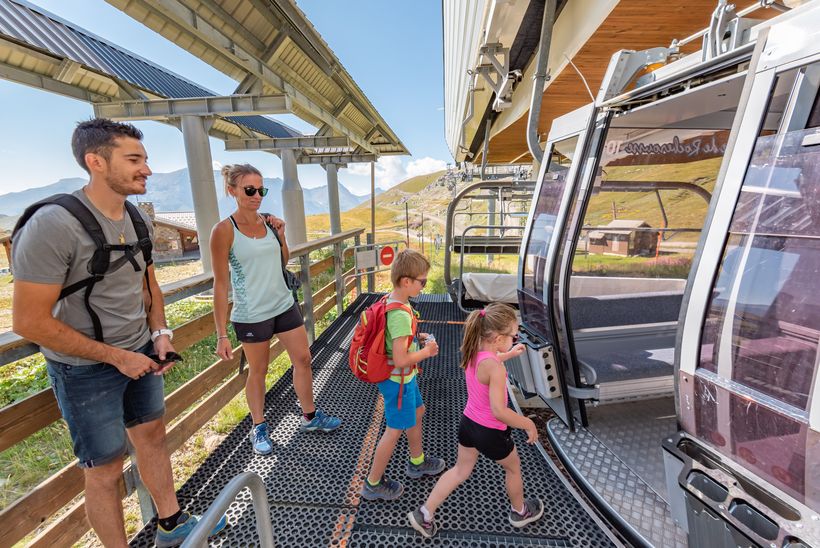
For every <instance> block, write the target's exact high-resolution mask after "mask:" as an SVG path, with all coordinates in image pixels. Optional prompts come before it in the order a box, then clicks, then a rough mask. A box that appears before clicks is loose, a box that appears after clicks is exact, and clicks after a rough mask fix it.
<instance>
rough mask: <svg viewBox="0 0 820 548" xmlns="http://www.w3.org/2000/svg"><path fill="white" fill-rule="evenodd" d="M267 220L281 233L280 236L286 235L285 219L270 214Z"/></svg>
mask: <svg viewBox="0 0 820 548" xmlns="http://www.w3.org/2000/svg"><path fill="white" fill-rule="evenodd" d="M265 221H266V222H267V223H268V224H269V225H271V226H272V227H273V228H274V229H275V230H276V232H278V233H279V236H284V235H285V221H283V220H282V219H280V218H279V217H277V216H276V215H268V216H267V217H265Z"/></svg>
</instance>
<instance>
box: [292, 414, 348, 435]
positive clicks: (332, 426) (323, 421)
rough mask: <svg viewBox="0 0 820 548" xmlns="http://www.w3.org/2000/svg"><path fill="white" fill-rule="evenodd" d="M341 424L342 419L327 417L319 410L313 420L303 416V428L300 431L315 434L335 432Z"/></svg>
mask: <svg viewBox="0 0 820 548" xmlns="http://www.w3.org/2000/svg"><path fill="white" fill-rule="evenodd" d="M341 424H342V419H340V418H337V417H331V416H330V415H325V414H324V413H323V412H321V411H319V410H318V409H317V410H316V416H315V417H313V420H307V419H306V418H305V416H304V415H302V426H300V427H299V430H301V431H302V432H314V431H316V430H319V431H320V432H333V431H334V430H336V429H337V428H339V426H340V425H341Z"/></svg>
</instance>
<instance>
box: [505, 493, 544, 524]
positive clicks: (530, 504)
mask: <svg viewBox="0 0 820 548" xmlns="http://www.w3.org/2000/svg"><path fill="white" fill-rule="evenodd" d="M543 515H544V503H543V502H541V499H526V500H525V501H524V513H523V514H519V513H518V512H516V511H515V510H513V509H512V508H510V525H512V526H513V527H524V526H525V525H527V524H529V523H532V522H534V521H538V520H539V519H541V516H543Z"/></svg>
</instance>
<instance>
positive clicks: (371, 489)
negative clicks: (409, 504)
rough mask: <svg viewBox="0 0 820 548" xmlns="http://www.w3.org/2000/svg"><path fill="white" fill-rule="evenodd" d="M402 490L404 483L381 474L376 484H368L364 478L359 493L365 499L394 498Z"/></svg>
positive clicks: (399, 494)
mask: <svg viewBox="0 0 820 548" xmlns="http://www.w3.org/2000/svg"><path fill="white" fill-rule="evenodd" d="M403 492H404V485H402V484H401V483H399V482H397V481H396V480H391V479H387V478H386V477H384V476H382V480H381V481H380V482H379V483H378V484H377V485H370V482H368V481H367V478H365V480H364V485H363V486H362V492H361V495H362V497H363V498H365V499H367V500H396V499H397V498H399V497H400V496H401V494H402V493H403Z"/></svg>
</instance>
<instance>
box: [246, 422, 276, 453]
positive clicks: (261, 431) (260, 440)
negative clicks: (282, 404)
mask: <svg viewBox="0 0 820 548" xmlns="http://www.w3.org/2000/svg"><path fill="white" fill-rule="evenodd" d="M248 438H249V439H250V440H251V445H252V446H253V450H254V451H255V452H256V453H258V454H260V455H270V454H271V453H272V452H273V442H272V441H270V435H269V434H268V425H267V424H266V423H264V422H263V423H262V424H257V425H256V426H254V427H253V428H251V431H250V433H249V434H248Z"/></svg>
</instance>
